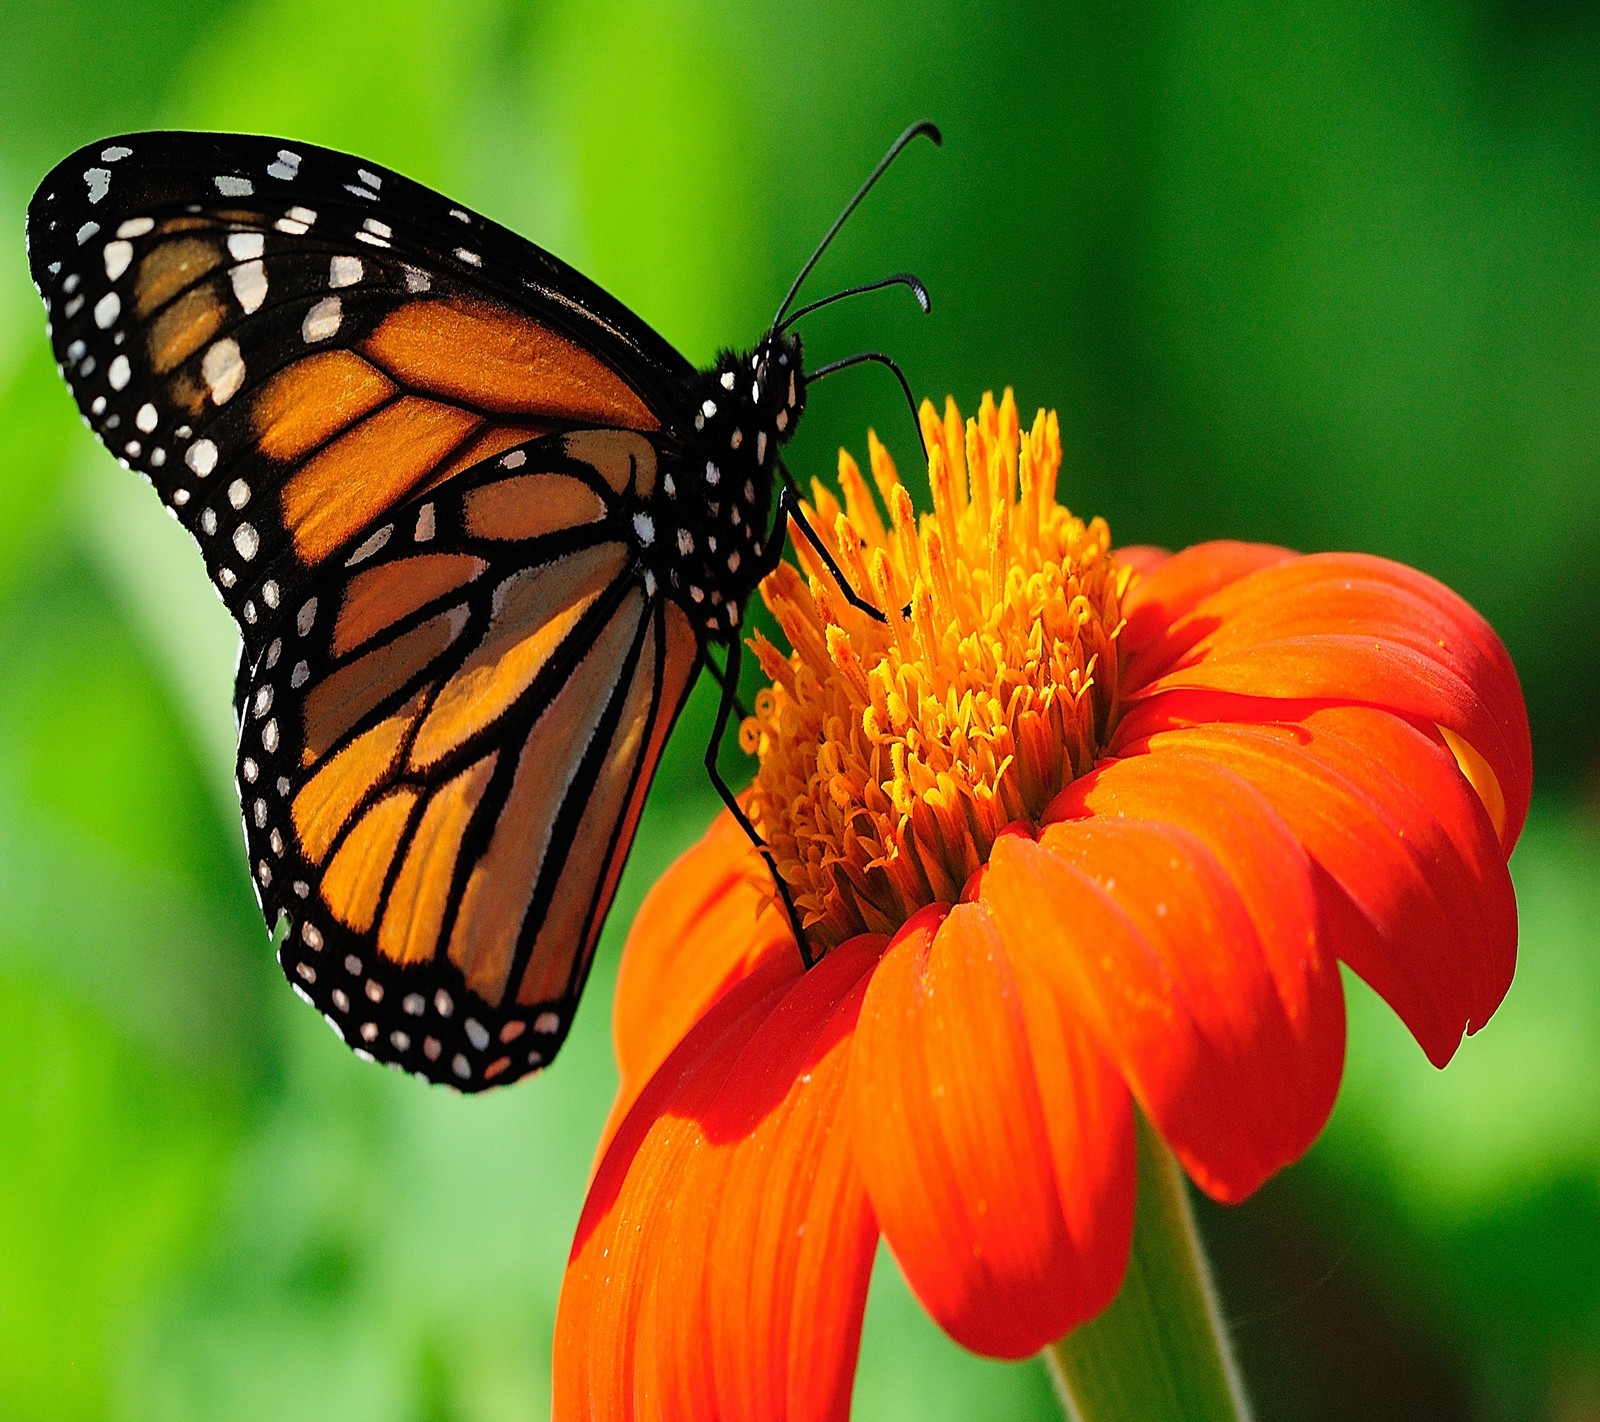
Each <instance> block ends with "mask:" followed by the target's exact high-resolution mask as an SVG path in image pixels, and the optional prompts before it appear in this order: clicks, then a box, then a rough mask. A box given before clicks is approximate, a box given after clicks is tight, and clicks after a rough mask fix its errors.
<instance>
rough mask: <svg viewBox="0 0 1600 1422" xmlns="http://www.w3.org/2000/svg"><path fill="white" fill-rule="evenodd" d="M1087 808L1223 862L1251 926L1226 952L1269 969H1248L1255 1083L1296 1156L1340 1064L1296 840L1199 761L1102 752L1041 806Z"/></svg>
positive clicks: (1287, 1155) (1340, 1014)
mask: <svg viewBox="0 0 1600 1422" xmlns="http://www.w3.org/2000/svg"><path fill="white" fill-rule="evenodd" d="M1090 816H1101V817H1108V818H1113V819H1133V820H1143V821H1153V822H1157V823H1161V824H1167V825H1173V826H1176V827H1178V828H1180V829H1182V830H1184V831H1187V832H1188V833H1189V834H1192V835H1194V836H1195V837H1196V838H1197V839H1199V840H1200V841H1201V842H1202V843H1203V844H1204V845H1205V846H1206V848H1207V849H1208V850H1209V851H1210V853H1211V854H1212V855H1213V856H1214V857H1215V859H1216V861H1217V862H1218V864H1220V865H1221V866H1222V867H1223V869H1224V870H1225V872H1226V874H1227V877H1228V879H1229V881H1230V883H1231V884H1232V885H1233V886H1234V889H1235V890H1236V892H1237V894H1238V897H1239V902H1240V904H1241V905H1242V907H1243V908H1244V910H1245V912H1246V913H1247V914H1248V915H1249V917H1250V921H1251V923H1252V924H1253V926H1254V929H1255V935H1254V939H1253V940H1251V939H1240V940H1239V941H1238V942H1236V943H1235V944H1234V945H1233V951H1235V952H1237V953H1240V954H1244V953H1249V952H1251V951H1252V947H1253V946H1254V947H1258V948H1259V951H1260V954H1261V962H1260V967H1261V968H1262V969H1264V971H1265V975H1266V976H1265V979H1262V978H1260V977H1258V976H1255V975H1254V973H1253V972H1252V977H1251V985H1252V990H1253V991H1255V992H1259V993H1260V994H1261V1001H1262V1003H1263V1004H1264V1007H1263V1011H1262V1013H1261V1016H1260V1017H1259V1019H1258V1020H1257V1022H1256V1030H1257V1032H1258V1034H1259V1038H1258V1044H1257V1045H1258V1050H1259V1053H1260V1054H1261V1057H1262V1058H1263V1060H1262V1061H1261V1062H1260V1070H1261V1071H1262V1072H1263V1074H1264V1079H1263V1084H1271V1085H1275V1086H1277V1087H1279V1088H1281V1090H1280V1092H1279V1094H1278V1098H1277V1100H1276V1101H1275V1102H1274V1103H1273V1104H1272V1105H1270V1106H1269V1107H1268V1120H1269V1122H1270V1123H1271V1124H1272V1125H1273V1126H1276V1127H1278V1128H1280V1130H1281V1136H1280V1141H1279V1144H1278V1147H1277V1150H1276V1152H1275V1154H1276V1155H1277V1156H1279V1157H1280V1158H1281V1160H1282V1161H1290V1160H1295V1159H1298V1158H1299V1156H1300V1155H1301V1154H1303V1153H1304V1152H1305V1151H1306V1150H1307V1149H1308V1148H1309V1147H1310V1145H1311V1143H1312V1142H1313V1141H1314V1140H1315V1139H1316V1138H1317V1136H1318V1134H1319V1133H1320V1132H1321V1130H1322V1128H1323V1126H1324V1125H1325V1124H1326V1123H1327V1119H1328V1114H1329V1113H1330V1112H1331V1111H1332V1110H1333V1102H1334V1098H1335V1097H1336V1096H1337V1095H1338V1092H1339V1079H1340V1077H1341V1075H1342V1074H1343V1071H1344V1026H1345V1022H1344V986H1343V984H1342V983H1341V982H1340V980H1339V968H1338V960H1337V958H1336V956H1335V955H1334V954H1333V953H1332V952H1331V951H1330V950H1328V949H1326V948H1325V947H1324V946H1323V945H1322V944H1320V943H1319V941H1318V935H1317V916H1318V909H1317V897H1316V891H1315V888H1314V886H1313V879H1312V869H1311V863H1310V860H1309V859H1308V857H1307V855H1306V853H1305V850H1304V849H1303V848H1302V847H1301V845H1300V842H1299V841H1298V840H1297V839H1296V838H1295V836H1294V834H1293V833H1292V831H1291V830H1290V829H1289V826H1288V825H1287V824H1286V823H1285V821H1284V820H1283V818H1282V816H1280V815H1279V814H1278V813H1277V811H1276V810H1275V809H1274V808H1273V806H1272V803H1271V801H1269V800H1268V799H1267V798H1266V796H1264V795H1263V794H1262V793H1261V792H1260V791H1259V790H1257V789H1256V788H1255V787H1254V786H1252V785H1250V784H1249V783H1248V782H1247V781H1246V780H1244V779H1243V778H1241V777H1240V776H1239V775H1236V774H1235V773H1234V772H1232V771H1231V770H1229V769H1227V768H1226V767H1225V766H1222V765H1220V764H1217V763H1216V762H1210V761H1205V760H1199V759H1187V760H1179V759H1177V758H1176V757H1172V756H1166V757H1160V756H1151V755H1139V756H1130V757H1128V758H1126V759H1123V760H1118V761H1112V762H1109V763H1107V764H1104V765H1101V766H1100V767H1098V768H1097V769H1096V770H1095V771H1094V772H1093V773H1092V774H1090V775H1087V776H1084V777H1083V778H1082V779H1080V780H1078V781H1075V782H1074V783H1073V784H1072V785H1071V786H1069V787H1068V788H1067V790H1066V791H1065V792H1064V793H1063V794H1062V795H1060V796H1059V797H1058V798H1057V800H1056V802H1055V803H1054V804H1053V805H1052V806H1050V808H1049V809H1048V810H1047V811H1046V812H1045V819H1046V821H1047V822H1048V821H1054V820H1067V819H1084V818H1088V817H1090ZM1046 842H1047V843H1048V842H1049V840H1048V837H1047V840H1046ZM1251 967H1252V970H1253V969H1254V967H1255V965H1254V964H1252V965H1251ZM1268 1059H1270V1060H1268Z"/></svg>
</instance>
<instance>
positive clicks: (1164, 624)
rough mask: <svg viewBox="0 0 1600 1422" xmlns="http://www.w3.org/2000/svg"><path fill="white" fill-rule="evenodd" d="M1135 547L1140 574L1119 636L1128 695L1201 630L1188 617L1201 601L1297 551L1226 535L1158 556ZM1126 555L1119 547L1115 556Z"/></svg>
mask: <svg viewBox="0 0 1600 1422" xmlns="http://www.w3.org/2000/svg"><path fill="white" fill-rule="evenodd" d="M1133 551H1134V552H1135V557H1134V559H1133V567H1134V570H1135V572H1136V573H1137V574H1138V576H1137V577H1135V578H1134V580H1133V585H1132V586H1131V587H1130V588H1129V590H1128V595H1127V597H1125V598H1124V599H1123V602H1122V615H1123V618H1124V620H1125V622H1126V625H1125V626H1124V628H1123V630H1122V635H1121V637H1120V639H1119V641H1120V644H1121V647H1122V656H1123V661H1124V667H1123V671H1122V691H1123V695H1125V696H1126V695H1129V694H1131V693H1132V692H1134V691H1137V690H1138V689H1139V688H1140V687H1142V686H1143V685H1145V683H1146V682H1148V681H1151V680H1152V679H1153V678H1155V677H1157V676H1159V675H1160V674H1161V673H1162V672H1164V671H1167V670H1169V669H1170V668H1171V667H1172V665H1173V664H1174V663H1175V662H1176V661H1177V660H1178V658H1179V657H1181V656H1182V655H1183V653H1184V652H1186V651H1188V649H1189V648H1190V647H1192V646H1193V645H1194V643H1195V642H1196V641H1197V640H1198V639H1199V638H1200V637H1201V636H1202V635H1203V633H1204V628H1203V626H1201V625H1197V624H1195V623H1194V622H1192V621H1188V620H1186V619H1188V617H1189V614H1190V613H1191V612H1193V611H1194V609H1195V607H1196V605H1197V604H1199V603H1201V602H1203V601H1205V599H1206V598H1208V597H1210V596H1211V595H1212V594H1213V593H1215V592H1217V591H1219V590H1220V589H1222V588H1225V587H1227V585H1228V584H1229V583H1233V582H1237V581H1238V580H1239V579H1240V578H1242V577H1245V576H1246V575H1248V574H1250V573H1254V572H1256V571H1257V570H1258V569H1261V568H1268V567H1271V566H1272V565H1273V564H1274V563H1282V562H1285V561H1286V560H1288V559H1290V558H1293V557H1294V556H1295V554H1293V553H1291V552H1290V551H1289V550H1288V549H1287V548H1277V547H1274V546H1273V545H1271V544H1267V543H1237V542H1231V541H1225V540H1219V541H1217V542H1215V543H1197V544H1195V545H1194V546H1193V547H1192V548H1185V549H1183V550H1182V551H1181V552H1179V553H1174V554H1172V555H1171V557H1168V558H1164V559H1161V560H1159V561H1157V560H1153V559H1150V558H1149V557H1148V555H1147V554H1146V552H1145V550H1144V549H1136V550H1133ZM1124 558H1125V553H1124V551H1123V550H1121V549H1119V550H1118V551H1117V561H1118V562H1119V563H1120V562H1122V561H1124Z"/></svg>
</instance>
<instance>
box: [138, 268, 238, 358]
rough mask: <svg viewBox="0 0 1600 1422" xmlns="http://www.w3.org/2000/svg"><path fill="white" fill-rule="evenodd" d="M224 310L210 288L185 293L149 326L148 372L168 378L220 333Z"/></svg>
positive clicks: (199, 288) (205, 287) (226, 315)
mask: <svg viewBox="0 0 1600 1422" xmlns="http://www.w3.org/2000/svg"><path fill="white" fill-rule="evenodd" d="M227 317H228V311H227V308H226V307H225V306H224V305H223V304H222V302H221V301H220V300H218V298H217V294H216V292H214V291H213V290H212V289H211V287H210V285H209V284H208V285H206V286H201V287H196V288H195V289H194V290H193V291H186V292H184V294H183V295H182V296H180V297H179V298H178V299H177V300H176V301H174V302H173V303H172V305H171V306H169V307H167V309H166V310H165V311H163V312H162V313H161V314H160V315H159V316H157V317H156V319H155V320H154V321H152V322H151V323H150V332H149V335H148V336H147V337H146V338H145V339H146V344H147V346H148V349H149V351H150V368H151V369H152V370H153V371H155V373H156V374H157V375H170V374H171V373H172V372H173V371H174V370H176V369H177V368H178V367H179V366H180V365H182V364H183V363H184V361H186V360H188V359H189V357H190V356H192V355H193V354H194V353H195V352H196V351H197V350H199V349H200V347H201V346H203V345H205V343H206V342H207V341H209V340H210V339H211V338H212V337H213V336H214V335H216V333H217V332H218V331H219V330H221V329H222V323H223V322H224V321H225V320H227Z"/></svg>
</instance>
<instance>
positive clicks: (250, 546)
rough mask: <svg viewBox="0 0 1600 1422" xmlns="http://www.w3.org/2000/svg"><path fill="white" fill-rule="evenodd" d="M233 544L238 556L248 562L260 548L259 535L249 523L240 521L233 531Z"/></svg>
mask: <svg viewBox="0 0 1600 1422" xmlns="http://www.w3.org/2000/svg"><path fill="white" fill-rule="evenodd" d="M233 546H234V547H235V548H237V549H238V550H239V556H240V557H241V558H243V559H244V560H245V562H247V563H248V562H249V561H250V560H251V559H252V558H254V557H255V556H256V553H257V552H258V551H259V550H260V547H261V538H260V535H259V534H257V533H256V531H255V529H254V528H253V527H251V525H250V524H248V523H241V524H240V525H239V526H238V527H237V528H236V529H234V531H233Z"/></svg>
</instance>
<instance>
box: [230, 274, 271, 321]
mask: <svg viewBox="0 0 1600 1422" xmlns="http://www.w3.org/2000/svg"><path fill="white" fill-rule="evenodd" d="M232 276H233V294H234V296H235V298H236V299H237V300H238V302H239V306H240V309H241V310H243V312H244V313H245V315H247V316H248V315H250V314H251V313H252V312H255V311H259V310H260V309H261V303H262V302H263V301H265V300H266V299H267V269H266V267H265V266H264V265H263V264H262V263H260V262H246V263H245V264H244V265H243V266H239V267H235V268H234V269H233V273H232Z"/></svg>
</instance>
